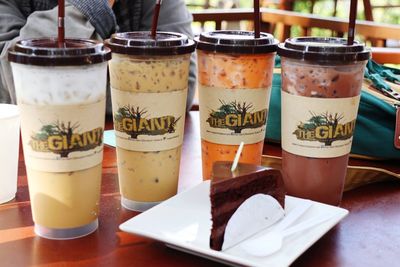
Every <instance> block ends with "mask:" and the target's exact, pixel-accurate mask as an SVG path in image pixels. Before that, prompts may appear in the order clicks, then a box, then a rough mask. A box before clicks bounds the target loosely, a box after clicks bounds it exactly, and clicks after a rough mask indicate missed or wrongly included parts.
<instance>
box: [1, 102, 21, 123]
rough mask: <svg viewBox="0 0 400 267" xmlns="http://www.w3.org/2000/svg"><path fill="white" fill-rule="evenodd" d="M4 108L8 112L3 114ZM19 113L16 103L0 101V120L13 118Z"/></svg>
mask: <svg viewBox="0 0 400 267" xmlns="http://www.w3.org/2000/svg"><path fill="white" fill-rule="evenodd" d="M4 110H6V111H7V112H10V113H7V114H5V115H4ZM19 114H20V113H19V108H18V106H17V105H14V104H7V103H0V120H7V119H13V118H16V117H18V116H19Z"/></svg>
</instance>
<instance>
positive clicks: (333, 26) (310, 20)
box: [192, 8, 400, 41]
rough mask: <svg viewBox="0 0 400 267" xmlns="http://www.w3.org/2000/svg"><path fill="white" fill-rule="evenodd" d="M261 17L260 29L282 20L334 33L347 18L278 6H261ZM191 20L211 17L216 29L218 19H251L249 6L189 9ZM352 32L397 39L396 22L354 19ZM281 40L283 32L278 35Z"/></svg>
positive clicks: (399, 34) (344, 27)
mask: <svg viewBox="0 0 400 267" xmlns="http://www.w3.org/2000/svg"><path fill="white" fill-rule="evenodd" d="M261 13H262V15H261V19H262V24H263V27H264V29H266V30H269V29H270V27H271V25H272V24H279V23H281V24H283V25H288V26H300V27H303V28H313V27H315V28H321V29H329V30H332V31H334V32H336V33H338V34H343V33H345V32H347V30H348V29H347V27H348V23H347V20H345V19H342V18H336V17H322V16H318V15H313V14H305V13H299V12H294V11H286V10H279V9H268V8H262V9H261ZM192 14H193V18H194V21H200V22H205V21H215V23H216V27H217V29H219V28H221V22H222V21H238V20H252V19H253V12H252V10H251V9H229V10H227V9H208V10H202V11H193V13H192ZM356 34H359V35H362V36H364V37H365V38H367V39H369V38H373V39H379V40H387V39H397V40H400V26H398V25H393V24H386V23H378V22H373V21H363V20H357V25H356ZM278 37H279V39H280V40H281V41H282V40H284V39H285V37H287V36H278Z"/></svg>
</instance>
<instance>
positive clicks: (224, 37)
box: [195, 31, 279, 54]
mask: <svg viewBox="0 0 400 267" xmlns="http://www.w3.org/2000/svg"><path fill="white" fill-rule="evenodd" d="M195 41H196V42H197V49H199V50H205V51H211V52H219V53H227V54H263V53H270V52H275V51H276V49H277V45H278V43H279V42H278V40H276V39H275V38H274V37H273V36H272V35H271V34H268V33H263V32H262V33H260V38H255V37H254V32H251V31H212V32H206V33H202V34H200V36H199V37H198V38H195Z"/></svg>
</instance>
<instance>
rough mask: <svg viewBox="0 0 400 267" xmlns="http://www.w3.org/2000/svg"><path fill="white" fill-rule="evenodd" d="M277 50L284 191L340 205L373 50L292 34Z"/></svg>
mask: <svg viewBox="0 0 400 267" xmlns="http://www.w3.org/2000/svg"><path fill="white" fill-rule="evenodd" d="M278 53H279V54H280V55H281V57H282V149H283V151H282V173H283V178H284V181H285V185H286V189H287V191H288V194H291V195H294V196H298V197H303V198H310V199H313V200H316V201H320V202H324V203H328V204H332V205H338V204H339V203H340V200H341V198H342V192H343V185H344V178H345V175H346V169H347V163H348V158H349V153H350V149H351V142H352V138H353V133H354V129H355V122H356V117H357V111H358V104H359V100H360V92H361V85H362V80H363V75H364V68H365V64H366V60H368V58H369V52H368V51H367V50H366V49H365V47H364V46H363V45H360V44H358V43H355V44H354V45H351V46H348V45H346V40H345V39H340V38H293V39H288V40H287V41H286V42H285V44H282V45H280V46H279V48H278Z"/></svg>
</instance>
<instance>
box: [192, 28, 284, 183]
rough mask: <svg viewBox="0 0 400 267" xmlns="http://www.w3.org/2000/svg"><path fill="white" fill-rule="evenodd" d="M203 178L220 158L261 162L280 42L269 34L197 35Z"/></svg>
mask: <svg viewBox="0 0 400 267" xmlns="http://www.w3.org/2000/svg"><path fill="white" fill-rule="evenodd" d="M196 42H197V56H198V82H199V83H198V85H199V86H198V88H199V104H200V128H201V150H202V165H203V166H202V167H203V179H205V180H207V179H210V178H211V172H212V165H213V163H214V162H216V161H233V159H234V157H235V154H236V151H237V149H238V147H239V144H240V142H242V141H243V142H244V148H243V152H242V153H241V155H240V158H239V162H243V163H251V164H258V165H259V164H261V156H262V150H263V145H264V137H265V130H266V120H267V116H268V108H269V99H270V94H271V90H270V89H271V86H272V76H273V67H274V58H275V54H276V53H275V52H276V48H277V44H278V41H277V40H276V39H274V37H273V36H272V35H270V34H267V33H261V35H260V38H255V37H254V32H247V31H213V32H207V33H202V34H201V35H200V36H199V37H198V38H197V39H196Z"/></svg>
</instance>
